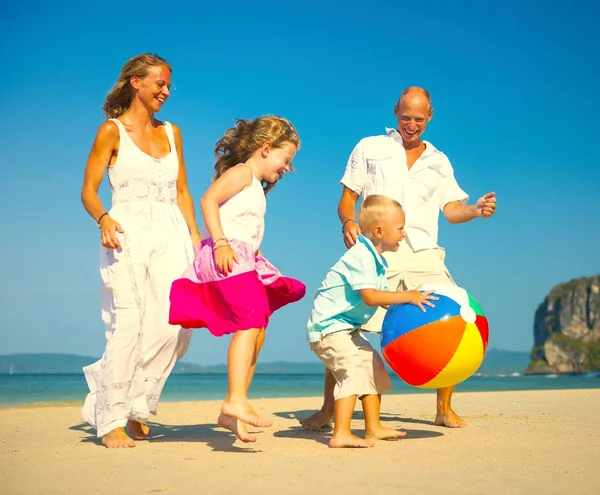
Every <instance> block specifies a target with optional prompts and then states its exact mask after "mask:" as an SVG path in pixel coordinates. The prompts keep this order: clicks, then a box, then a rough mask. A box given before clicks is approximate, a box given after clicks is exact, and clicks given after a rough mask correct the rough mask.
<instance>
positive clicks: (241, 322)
mask: <svg viewBox="0 0 600 495" xmlns="http://www.w3.org/2000/svg"><path fill="white" fill-rule="evenodd" d="M230 244H231V247H232V248H233V249H234V251H235V252H236V254H237V255H238V258H239V262H238V263H235V262H234V264H233V271H232V272H231V273H230V274H229V275H223V274H222V273H221V272H219V269H218V268H217V266H216V265H215V259H214V256H213V241H212V239H206V240H203V241H202V242H201V243H200V246H198V248H197V249H196V254H195V257H194V262H193V264H192V265H191V266H190V267H189V268H188V269H187V270H186V271H185V272H184V274H183V278H180V279H178V280H175V281H174V282H173V284H172V285H171V295H170V299H171V307H170V310H169V323H171V324H172V325H180V326H182V327H183V328H207V329H208V331H209V332H210V333H212V334H213V335H216V336H218V337H220V336H223V335H226V334H230V333H234V332H236V331H238V330H247V329H249V328H266V327H267V325H268V323H269V318H270V316H271V315H272V314H273V312H274V311H276V310H278V309H279V308H281V307H282V306H285V305H286V304H289V303H293V302H296V301H299V300H300V299H302V298H303V297H304V295H305V294H306V287H305V285H304V284H303V283H302V282H300V281H299V280H295V279H293V278H288V277H284V276H282V275H281V273H280V272H279V270H277V268H275V267H274V266H273V265H272V264H271V263H269V261H267V259H266V258H264V257H263V256H257V255H256V254H255V253H254V251H253V250H252V248H251V247H250V246H249V245H248V244H246V243H245V242H241V241H237V240H235V239H233V240H231V241H230Z"/></svg>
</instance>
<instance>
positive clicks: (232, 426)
mask: <svg viewBox="0 0 600 495" xmlns="http://www.w3.org/2000/svg"><path fill="white" fill-rule="evenodd" d="M217 423H219V426H222V427H223V428H227V429H228V430H229V431H231V432H232V433H233V434H234V435H235V436H236V437H238V438H239V439H240V440H241V441H242V442H246V443H248V442H256V437H255V436H254V435H250V433H248V430H247V429H246V425H245V424H244V423H243V422H242V421H240V420H239V419H238V418H234V417H233V416H227V415H226V414H223V413H221V414H219V419H217Z"/></svg>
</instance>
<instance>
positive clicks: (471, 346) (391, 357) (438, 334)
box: [381, 285, 488, 388]
mask: <svg viewBox="0 0 600 495" xmlns="http://www.w3.org/2000/svg"><path fill="white" fill-rule="evenodd" d="M421 290H423V291H424V290H433V291H434V292H435V295H436V296H437V297H439V300H438V301H433V303H434V304H435V308H430V307H427V308H426V309H427V311H425V312H423V311H421V310H420V309H419V308H418V307H417V306H414V305H412V304H400V305H394V306H390V308H389V309H388V311H387V314H386V315H385V319H384V320H383V326H382V329H381V349H382V352H383V356H384V358H385V360H386V361H387V363H388V364H389V365H390V367H391V368H392V369H393V370H394V371H395V372H396V374H397V375H398V376H399V377H400V378H401V379H402V380H404V381H405V382H406V383H408V384H409V385H413V386H415V387H420V388H442V387H450V386H452V385H456V384H457V383H460V382H462V381H464V380H466V379H467V378H469V377H470V376H471V375H472V374H473V373H475V371H477V369H478V368H479V366H480V365H481V363H482V362H483V358H484V356H485V351H486V349H487V344H488V321H487V318H486V317H485V314H484V312H483V310H482V309H481V306H479V304H478V303H477V301H476V300H475V299H473V297H472V296H471V295H470V294H469V293H468V292H467V291H466V290H465V289H462V288H460V287H455V286H452V285H430V286H425V285H424V286H423V287H422V288H421Z"/></svg>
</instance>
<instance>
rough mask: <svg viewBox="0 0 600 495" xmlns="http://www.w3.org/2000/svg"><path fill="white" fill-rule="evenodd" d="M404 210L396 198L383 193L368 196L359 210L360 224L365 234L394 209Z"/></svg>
mask: <svg viewBox="0 0 600 495" xmlns="http://www.w3.org/2000/svg"><path fill="white" fill-rule="evenodd" d="M396 208H398V209H400V210H402V205H401V204H400V203H398V201H396V200H395V199H392V198H388V197H387V196H383V195H381V194H373V195H371V196H368V197H367V199H365V200H364V201H363V202H362V205H361V206H360V209H359V210H358V226H359V227H360V230H361V232H362V233H363V234H367V233H369V232H371V231H372V230H373V229H374V228H375V226H376V225H377V224H378V223H379V222H381V220H382V219H383V217H385V216H386V215H388V214H389V213H390V211H392V210H394V209H396Z"/></svg>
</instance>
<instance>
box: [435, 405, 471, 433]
mask: <svg viewBox="0 0 600 495" xmlns="http://www.w3.org/2000/svg"><path fill="white" fill-rule="evenodd" d="M435 424H436V425H438V426H445V427H447V428H464V427H465V426H467V422H466V421H465V420H464V419H462V418H461V417H460V416H459V415H458V414H456V413H455V412H454V411H453V410H452V409H448V410H447V411H446V412H443V413H442V412H439V411H438V413H437V415H436V417H435Z"/></svg>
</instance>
